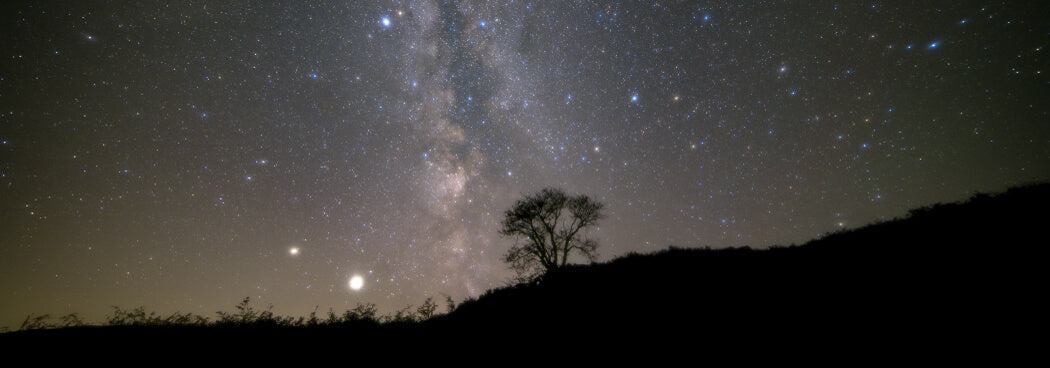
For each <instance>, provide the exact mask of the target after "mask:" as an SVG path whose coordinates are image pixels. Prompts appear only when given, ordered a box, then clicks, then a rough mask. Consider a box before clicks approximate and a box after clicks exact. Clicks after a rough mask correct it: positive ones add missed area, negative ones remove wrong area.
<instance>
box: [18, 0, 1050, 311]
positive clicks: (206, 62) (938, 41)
mask: <svg viewBox="0 0 1050 368" xmlns="http://www.w3.org/2000/svg"><path fill="white" fill-rule="evenodd" d="M0 8H2V9H0V22H2V23H0V30H2V34H0V37H2V38H0V326H9V327H15V328H16V327H17V326H18V324H19V323H20V322H21V320H22V319H24V318H25V316H26V315H27V314H29V313H35V314H43V313H50V314H52V315H53V316H58V315H63V314H67V313H71V312H79V313H80V315H81V317H83V318H85V319H86V320H87V321H89V322H101V321H102V317H103V316H104V315H105V314H107V313H109V312H110V311H111V307H110V306H120V307H123V308H125V309H127V308H134V307H138V306H145V307H146V308H147V310H152V311H156V312H158V313H162V314H167V313H171V312H174V311H181V312H193V313H198V314H202V315H205V316H208V317H214V312H215V311H219V310H224V311H231V310H232V309H233V306H234V305H236V304H237V302H239V301H240V300H241V299H243V298H244V297H251V298H252V300H253V303H255V305H256V306H257V307H262V308H265V306H266V305H270V304H272V305H273V307H274V309H273V310H274V312H275V313H277V314H279V315H290V316H305V315H307V314H308V313H310V312H311V311H313V310H314V309H315V307H317V308H319V309H318V311H319V312H321V313H323V312H326V311H327V310H328V308H333V309H335V310H336V311H337V312H341V311H343V310H345V309H348V308H352V307H353V306H355V305H357V303H362V302H371V303H376V304H377V305H378V307H379V308H380V312H381V313H384V314H387V313H392V312H394V311H396V310H398V309H401V308H403V307H405V306H407V305H409V304H415V305H418V304H419V303H421V302H422V301H423V300H424V299H425V298H426V297H428V296H432V297H435V299H436V300H441V301H443V300H444V299H445V296H450V297H452V298H453V299H455V300H457V301H461V300H463V299H464V298H466V297H468V296H478V295H479V294H481V293H483V292H484V291H485V290H488V289H491V288H494V287H499V286H503V285H505V284H506V283H507V282H508V281H509V280H510V279H511V276H512V274H511V272H510V270H509V269H508V268H507V266H506V265H505V264H504V263H502V262H501V261H500V257H501V256H502V255H503V254H504V252H506V250H507V249H509V248H510V246H511V240H510V239H506V238H501V237H500V236H499V234H498V230H499V221H500V220H501V216H502V214H503V212H504V211H505V210H506V209H508V208H509V207H510V206H511V205H512V204H513V203H514V201H515V200H517V199H519V198H521V197H522V195H523V194H525V193H533V192H536V191H538V190H539V189H541V188H543V187H546V186H559V187H561V188H563V189H564V190H566V192H568V193H570V194H586V195H589V196H591V197H592V198H594V199H596V200H598V201H600V202H602V203H604V204H605V205H606V209H605V214H606V218H605V219H604V220H603V221H601V222H600V225H601V226H600V227H598V228H595V229H593V230H592V231H591V232H590V234H589V235H590V236H591V237H593V238H596V239H597V240H598V241H599V242H600V244H601V247H600V248H599V252H600V253H601V257H600V259H601V260H608V259H611V258H614V257H617V256H621V255H624V254H626V253H628V252H632V251H633V252H650V251H655V250H659V249H664V248H666V247H667V246H669V245H676V246H712V247H725V246H743V245H751V246H756V247H765V246H769V245H775V244H778V245H790V244H800V243H802V242H805V241H806V240H809V239H812V238H815V237H818V236H820V235H821V234H826V233H828V232H833V231H837V230H840V229H848V228H854V227H859V226H863V225H865V224H868V223H871V222H873V221H879V220H888V219H892V218H894V217H898V216H902V215H904V214H905V213H906V212H907V210H909V209H912V208H916V207H920V206H924V205H929V204H932V203H936V202H945V201H956V200H961V199H964V198H966V197H968V196H970V195H971V194H973V193H974V192H978V191H982V192H984V191H1001V190H1005V189H1006V188H1008V187H1010V186H1015V185H1020V184H1025V183H1031V182H1035V181H1044V180H1048V179H1050V116H1048V111H1050V68H1048V66H1050V65H1048V57H1047V53H1048V51H1050V50H1048V47H1050V18H1048V17H1047V14H1050V3H1048V2H1045V1H1028V2H1026V1H1001V2H993V1H926V2H914V1H824V0H817V1H758V2H744V1H739V2H738V1H673V0H669V1H660V2H653V1H625V2H605V1H507V2H496V1H491V2H486V1H452V0H441V1H407V0H406V1H284V2H281V1H236V2H234V1H29V2H27V1H5V2H4V3H3V5H0ZM355 275H356V276H360V277H361V280H362V281H363V285H362V287H361V288H360V290H352V289H351V288H350V285H349V280H350V279H351V278H352V277H353V276H355Z"/></svg>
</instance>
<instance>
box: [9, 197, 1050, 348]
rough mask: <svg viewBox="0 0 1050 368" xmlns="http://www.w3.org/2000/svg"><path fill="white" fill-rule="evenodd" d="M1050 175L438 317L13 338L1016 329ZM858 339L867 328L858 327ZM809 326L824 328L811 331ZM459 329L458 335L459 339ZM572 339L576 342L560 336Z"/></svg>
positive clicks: (1035, 267) (478, 303) (516, 291)
mask: <svg viewBox="0 0 1050 368" xmlns="http://www.w3.org/2000/svg"><path fill="white" fill-rule="evenodd" d="M1047 208H1050V184H1039V185H1031V186H1026V187H1020V188H1014V189H1011V190H1009V191H1007V192H1005V193H1001V194H998V195H994V196H990V195H975V196H974V197H973V198H971V199H970V200H968V201H966V202H964V203H954V204H939V205H934V206H930V207H925V208H921V209H917V210H913V211H911V212H910V214H909V215H908V216H907V217H905V218H902V219H897V220H893V221H887V222H882V223H877V224H872V225H869V226H866V227H863V228H860V229H855V230H848V231H842V232H839V233H834V234H830V235H828V236H825V237H823V238H820V239H816V240H813V241H810V242H808V243H806V244H803V245H797V246H787V247H773V248H770V249H761V250H760V249H751V248H729V249H685V248H674V247H672V248H670V249H667V250H663V251H660V252H656V253H653V254H644V255H643V254H630V255H627V256H624V257H620V258H617V259H614V260H612V261H609V262H605V263H596V264H591V265H574V266H567V267H564V268H560V269H557V270H555V271H553V272H549V273H548V274H546V275H544V276H543V277H542V278H540V279H539V280H537V281H536V282H533V283H529V284H522V285H516V286H510V287H504V288H500V289H496V290H491V291H489V292H487V293H486V294H484V295H482V296H481V297H479V298H478V299H476V300H469V301H466V302H464V303H461V304H460V305H459V306H457V307H456V308H455V310H454V311H452V312H450V313H448V314H445V315H439V316H436V317H434V318H430V319H428V320H426V321H423V322H413V323H409V322H403V323H375V322H374V321H357V322H355V323H343V324H337V325H328V326H320V327H287V326H283V327H282V326H274V325H236V324H232V325H230V324H227V325H224V326H218V327H216V326H160V327H135V326H113V327H79V328H66V329H56V330H38V331H19V332H14V333H6V334H2V336H3V340H5V341H8V342H11V341H37V340H36V339H40V338H52V339H59V340H62V341H64V342H89V341H93V342H99V341H105V342H107V343H110V342H112V341H150V342H151V343H158V344H161V343H164V342H172V341H182V342H185V341H197V342H201V343H222V344H227V345H228V344H231V343H240V344H246V345H247V344H253V343H255V342H258V341H270V342H272V341H296V342H300V343H307V342H311V341H327V342H332V341H340V342H342V341H350V340H353V341H357V342H360V341H364V340H368V341H372V342H373V343H376V342H377V341H378V342H384V343H390V342H397V343H398V344H405V343H406V342H404V341H405V340H404V338H405V337H406V336H416V337H419V336H423V338H424V339H426V340H419V341H420V342H422V341H431V342H433V341H435V340H434V339H441V338H445V339H448V338H450V337H452V336H458V337H462V336H469V338H471V339H474V340H481V339H490V338H491V339H496V338H508V337H509V338H512V339H517V340H518V341H522V340H531V339H533V338H536V337H540V336H548V337H549V336H562V337H566V338H568V337H572V338H579V341H580V344H586V343H587V341H590V342H593V341H595V340H602V339H640V340H646V339H652V338H654V337H655V338H658V339H674V340H676V341H688V342H695V343H701V342H705V341H716V340H721V341H750V342H756V341H793V342H795V343H798V342H799V339H808V338H813V337H817V339H818V340H813V341H821V342H829V341H836V340H838V341H840V342H841V341H852V340H857V339H862V340H865V341H870V340H875V339H880V338H883V337H887V336H893V339H894V340H892V341H894V342H895V343H897V344H903V345H908V346H922V345H925V344H929V343H930V342H931V341H936V342H940V343H945V342H950V343H953V344H958V345H957V346H970V345H974V344H983V343H984V342H987V341H989V340H990V337H992V336H995V337H996V338H995V339H996V340H1003V339H1006V340H1010V341H1011V342H1016V341H1014V340H1013V338H1012V336H1016V334H1015V332H1014V331H1015V330H1016V329H1018V328H1019V326H1026V325H1030V324H1032V323H1033V318H1034V316H1036V315H1038V314H1040V313H1042V311H1044V310H1045V303H1044V302H1042V301H1041V298H1039V296H1040V295H1039V294H1042V292H1043V291H1044V290H1045V289H1044V288H1043V285H1044V284H1045V282H1044V281H1043V279H1044V278H1043V277H1041V276H1042V274H1043V273H1044V272H1043V271H1042V266H1043V262H1044V258H1043V257H1042V256H1041V254H1042V252H1040V250H1041V249H1039V248H1041V247H1043V246H1045V244H1046V235H1045V230H1044V228H1043V227H1042V226H1045V225H1046V218H1047V216H1046V215H1045V214H1044V213H1045V211H1046V209H1047ZM851 339H852V340H851ZM806 341H809V340H806ZM446 343H447V341H446ZM557 348H561V347H560V346H558V347H557Z"/></svg>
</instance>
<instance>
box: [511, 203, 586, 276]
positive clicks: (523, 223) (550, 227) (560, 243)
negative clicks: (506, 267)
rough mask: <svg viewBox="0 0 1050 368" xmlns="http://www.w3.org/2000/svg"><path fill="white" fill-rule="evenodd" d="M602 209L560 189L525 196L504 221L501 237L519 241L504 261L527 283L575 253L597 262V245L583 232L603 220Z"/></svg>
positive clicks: (561, 263) (561, 264)
mask: <svg viewBox="0 0 1050 368" xmlns="http://www.w3.org/2000/svg"><path fill="white" fill-rule="evenodd" d="M602 207H604V206H603V205H602V204H601V203H598V202H596V201H594V200H592V199H591V198H590V197H587V196H585V195H579V196H569V195H566V194H565V192H564V191H562V190H561V189H558V188H546V189H543V190H541V191H540V192H539V193H536V194H532V195H527V196H525V198H524V199H521V200H518V201H517V203H515V204H514V207H512V208H511V209H509V210H507V212H506V214H505V216H504V219H503V224H502V228H501V229H500V234H501V235H503V236H506V237H510V238H514V239H515V240H518V241H519V243H518V244H517V245H515V246H514V247H512V248H511V249H510V250H509V251H508V252H507V254H506V255H505V256H504V257H503V260H504V262H507V263H509V264H510V267H511V268H512V269H514V271H515V272H517V274H518V281H519V282H524V281H531V280H534V279H535V278H536V277H537V276H539V275H541V274H543V273H544V272H547V271H550V270H553V269H555V268H558V267H561V266H564V265H565V264H566V263H567V262H568V260H569V255H570V254H572V253H573V252H576V253H579V254H581V255H583V256H584V257H586V258H587V259H588V260H590V261H594V260H595V259H596V258H597V256H598V253H597V251H596V250H597V248H598V243H597V242H595V241H593V240H590V239H587V238H586V237H585V234H582V233H581V231H583V230H584V229H586V228H588V227H590V226H593V225H597V223H598V220H601V219H602V217H603V215H602Z"/></svg>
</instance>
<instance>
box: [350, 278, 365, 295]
mask: <svg viewBox="0 0 1050 368" xmlns="http://www.w3.org/2000/svg"><path fill="white" fill-rule="evenodd" d="M364 286H365V279H363V278H361V276H358V275H354V276H353V277H350V290H353V291H357V290H361V288H362V287H364Z"/></svg>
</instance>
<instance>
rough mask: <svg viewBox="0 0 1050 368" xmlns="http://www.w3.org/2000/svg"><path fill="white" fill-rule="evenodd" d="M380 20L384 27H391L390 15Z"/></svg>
mask: <svg viewBox="0 0 1050 368" xmlns="http://www.w3.org/2000/svg"><path fill="white" fill-rule="evenodd" d="M379 22H380V23H382V24H383V27H384V28H390V17H383V19H380V20H379Z"/></svg>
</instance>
